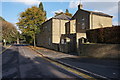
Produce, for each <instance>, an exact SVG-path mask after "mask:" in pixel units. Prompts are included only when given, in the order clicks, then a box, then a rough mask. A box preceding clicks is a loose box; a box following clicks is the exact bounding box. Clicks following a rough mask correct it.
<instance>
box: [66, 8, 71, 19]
mask: <svg viewBox="0 0 120 80" xmlns="http://www.w3.org/2000/svg"><path fill="white" fill-rule="evenodd" d="M65 15H67V16H70V17H72V14H71V13H69V11H68V9H66V12H65Z"/></svg>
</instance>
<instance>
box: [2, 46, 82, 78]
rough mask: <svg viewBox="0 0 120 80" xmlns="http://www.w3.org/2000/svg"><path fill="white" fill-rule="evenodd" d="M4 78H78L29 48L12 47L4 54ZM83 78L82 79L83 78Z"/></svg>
mask: <svg viewBox="0 0 120 80" xmlns="http://www.w3.org/2000/svg"><path fill="white" fill-rule="evenodd" d="M1 55H2V78H3V79H5V78H24V79H25V78H46V79H49V80H50V79H52V78H58V79H59V78H60V79H68V78H74V79H75V78H76V76H75V75H73V74H72V73H70V72H68V71H67V70H64V69H62V68H60V67H58V66H56V65H54V64H52V63H50V62H49V61H47V60H45V59H43V58H42V56H40V55H39V54H37V53H36V52H35V51H33V50H32V49H30V48H29V47H27V46H22V45H17V46H11V47H10V48H9V49H7V50H6V51H5V52H3V53H2V54H1ZM81 78H82V77H81Z"/></svg>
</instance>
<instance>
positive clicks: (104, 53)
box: [78, 44, 120, 58]
mask: <svg viewBox="0 0 120 80" xmlns="http://www.w3.org/2000/svg"><path fill="white" fill-rule="evenodd" d="M78 55H79V56H91V57H96V58H120V44H79V50H78Z"/></svg>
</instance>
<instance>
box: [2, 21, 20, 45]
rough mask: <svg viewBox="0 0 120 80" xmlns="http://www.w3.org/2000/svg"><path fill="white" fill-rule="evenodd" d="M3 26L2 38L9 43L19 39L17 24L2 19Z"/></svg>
mask: <svg viewBox="0 0 120 80" xmlns="http://www.w3.org/2000/svg"><path fill="white" fill-rule="evenodd" d="M0 24H2V25H1V28H2V39H4V40H5V41H6V42H7V43H12V42H14V41H16V40H17V33H18V31H17V29H16V28H15V26H14V25H13V24H11V23H9V22H7V21H0Z"/></svg>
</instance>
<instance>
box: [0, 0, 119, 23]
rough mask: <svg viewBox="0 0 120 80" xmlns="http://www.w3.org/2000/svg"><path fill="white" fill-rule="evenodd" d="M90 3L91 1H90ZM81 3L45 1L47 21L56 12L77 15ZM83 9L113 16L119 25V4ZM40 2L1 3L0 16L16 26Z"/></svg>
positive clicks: (86, 4)
mask: <svg viewBox="0 0 120 80" xmlns="http://www.w3.org/2000/svg"><path fill="white" fill-rule="evenodd" d="M89 1H90V0H89ZM79 2H80V1H73V0H72V1H63V0H61V1H57V0H56V2H55V1H51V2H50V1H43V6H44V9H45V10H46V12H47V19H49V18H51V17H53V16H54V14H55V12H65V10H66V9H68V10H69V12H70V13H72V14H75V12H76V11H77V5H78V4H79ZM81 2H82V4H83V9H85V10H90V11H97V12H103V13H107V14H109V15H112V16H113V24H114V25H117V24H118V2H113V1H111V2H104V1H103V2H97V1H91V2H88V1H86V2H84V1H81ZM39 3H40V1H39V0H4V1H1V3H0V5H1V6H0V16H2V17H3V18H4V19H5V20H6V21H8V22H11V23H13V24H15V23H16V22H18V18H19V14H20V13H21V12H23V11H25V10H26V9H27V8H30V7H32V6H38V5H39Z"/></svg>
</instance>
